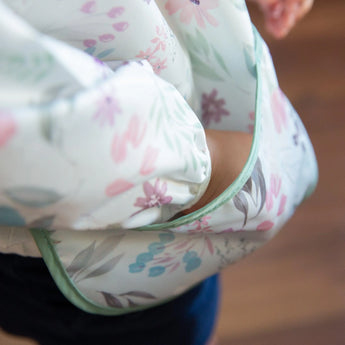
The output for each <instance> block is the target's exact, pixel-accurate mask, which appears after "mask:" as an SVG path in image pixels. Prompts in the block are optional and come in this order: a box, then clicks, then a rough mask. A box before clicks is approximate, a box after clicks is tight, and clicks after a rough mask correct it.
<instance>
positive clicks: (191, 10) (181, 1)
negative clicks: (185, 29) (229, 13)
mask: <svg viewBox="0 0 345 345" xmlns="http://www.w3.org/2000/svg"><path fill="white" fill-rule="evenodd" d="M218 6H219V0H202V1H196V0H194V1H187V0H168V2H167V3H166V4H165V8H166V10H167V11H168V13H169V15H173V14H174V13H176V12H178V11H180V10H181V12H180V21H181V22H182V23H185V24H190V22H191V21H192V19H193V18H195V20H196V22H197V24H198V26H199V27H201V28H205V27H206V25H205V20H206V21H207V22H208V23H209V24H211V25H212V26H217V25H218V21H217V20H216V18H215V17H213V16H212V15H211V14H209V13H208V11H209V10H212V9H215V8H217V7H218Z"/></svg>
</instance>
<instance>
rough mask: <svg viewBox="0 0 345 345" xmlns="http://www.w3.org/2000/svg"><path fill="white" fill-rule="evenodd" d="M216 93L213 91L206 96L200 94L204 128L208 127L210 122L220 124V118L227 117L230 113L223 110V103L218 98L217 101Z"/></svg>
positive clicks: (222, 100)
mask: <svg viewBox="0 0 345 345" xmlns="http://www.w3.org/2000/svg"><path fill="white" fill-rule="evenodd" d="M217 95H218V91H217V90H216V89H213V90H212V92H211V93H210V94H209V95H207V94H206V93H203V94H202V121H203V123H204V125H205V126H208V125H209V124H210V123H211V121H214V122H220V120H221V117H222V116H229V115H230V113H229V112H228V111H227V110H226V109H224V108H223V107H224V105H225V101H224V99H222V98H220V99H217Z"/></svg>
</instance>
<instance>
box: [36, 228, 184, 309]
mask: <svg viewBox="0 0 345 345" xmlns="http://www.w3.org/2000/svg"><path fill="white" fill-rule="evenodd" d="M30 232H31V235H32V236H33V238H34V240H35V241H36V244H37V246H38V249H39V250H40V252H41V254H42V257H43V260H44V262H45V264H46V265H47V267H48V270H49V272H50V274H51V276H52V277H53V279H54V281H55V283H56V285H57V286H58V288H59V290H60V291H61V292H62V293H63V294H64V296H65V297H66V298H67V299H68V300H69V301H70V302H71V303H73V304H74V305H75V306H76V307H77V308H79V309H82V310H83V311H85V312H87V313H92V314H98V315H112V316H115V315H123V314H128V313H133V312H136V311H141V310H145V309H149V308H152V307H155V306H158V305H160V304H163V303H166V302H169V301H171V300H173V299H174V298H176V297H178V296H174V297H172V298H168V299H165V300H162V301H159V302H158V303H152V304H148V305H143V306H139V307H131V308H118V309H116V308H112V307H105V306H102V305H99V304H97V303H95V302H93V301H91V300H90V299H88V298H87V297H86V296H85V295H83V294H82V293H81V292H80V290H79V289H78V287H77V286H76V285H75V284H74V282H73V281H72V280H71V279H70V277H69V275H68V273H67V272H66V270H65V268H64V266H63V264H62V262H61V260H60V257H59V255H58V254H57V252H56V248H55V245H54V244H53V240H52V239H51V238H50V235H49V231H47V230H42V229H30Z"/></svg>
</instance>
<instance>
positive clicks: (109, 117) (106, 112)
mask: <svg viewBox="0 0 345 345" xmlns="http://www.w3.org/2000/svg"><path fill="white" fill-rule="evenodd" d="M97 104H98V109H97V111H96V112H95V114H94V116H93V118H94V119H95V120H97V121H99V123H100V125H101V126H103V125H104V124H106V123H107V124H108V125H110V126H112V125H113V124H114V117H115V114H120V113H121V108H120V107H119V104H118V102H117V100H116V99H115V98H114V97H111V96H103V97H102V98H101V99H100V100H99V101H98V102H97Z"/></svg>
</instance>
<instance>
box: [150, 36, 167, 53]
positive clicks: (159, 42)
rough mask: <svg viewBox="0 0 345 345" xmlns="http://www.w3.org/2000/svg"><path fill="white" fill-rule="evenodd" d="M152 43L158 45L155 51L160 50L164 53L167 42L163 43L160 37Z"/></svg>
mask: <svg viewBox="0 0 345 345" xmlns="http://www.w3.org/2000/svg"><path fill="white" fill-rule="evenodd" d="M151 42H152V43H157V45H156V49H155V51H157V50H160V49H162V50H163V51H164V50H165V48H166V44H165V42H164V41H162V40H161V39H160V38H159V37H155V38H154V39H152V40H151Z"/></svg>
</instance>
